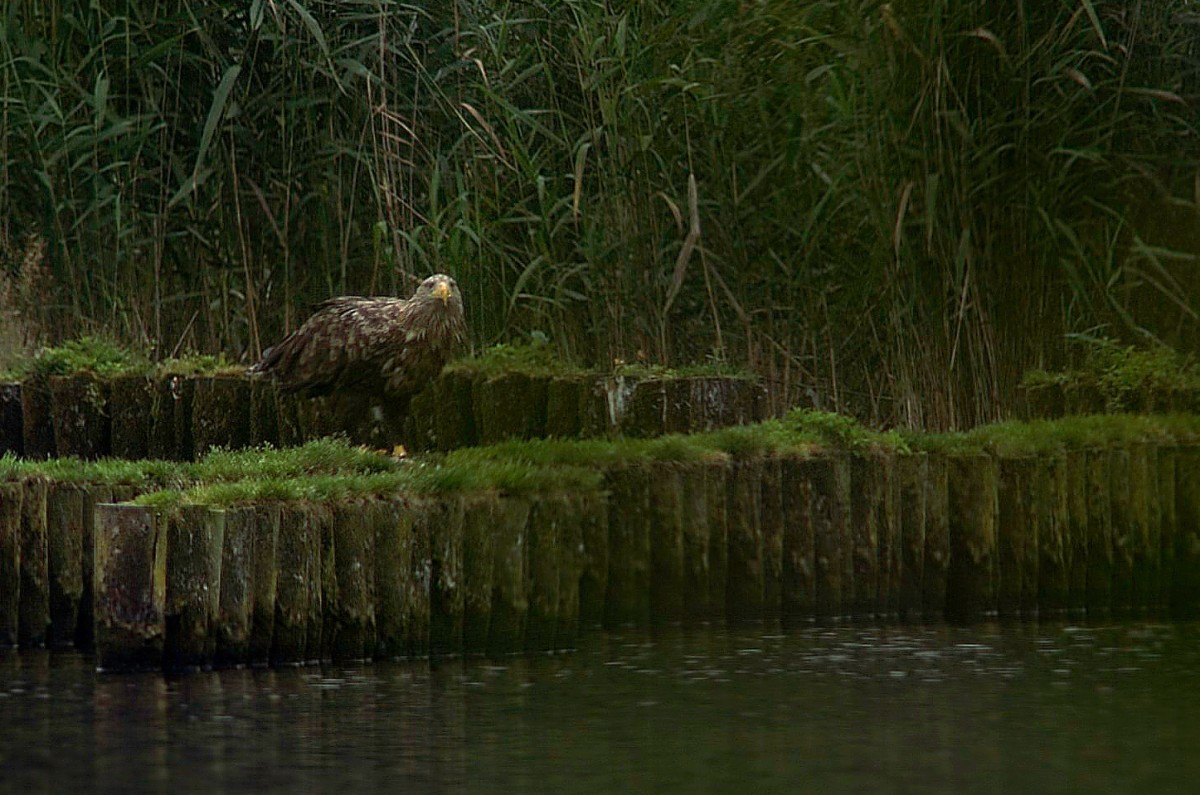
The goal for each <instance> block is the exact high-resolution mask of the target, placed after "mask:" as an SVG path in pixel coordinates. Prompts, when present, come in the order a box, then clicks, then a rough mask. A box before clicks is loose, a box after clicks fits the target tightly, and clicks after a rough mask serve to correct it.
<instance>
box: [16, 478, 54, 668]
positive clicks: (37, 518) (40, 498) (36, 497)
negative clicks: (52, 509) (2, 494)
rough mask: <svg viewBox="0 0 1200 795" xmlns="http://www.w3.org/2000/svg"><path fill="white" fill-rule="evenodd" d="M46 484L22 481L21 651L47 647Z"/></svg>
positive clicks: (48, 588)
mask: <svg viewBox="0 0 1200 795" xmlns="http://www.w3.org/2000/svg"><path fill="white" fill-rule="evenodd" d="M48 485H49V484H48V483H47V481H45V480H43V479H41V478H36V477H33V478H26V479H24V480H23V481H21V488H22V491H23V492H24V493H23V495H22V499H21V602H20V614H19V618H20V622H19V627H18V640H19V642H20V645H21V646H22V647H24V648H30V647H34V646H44V645H46V640H47V637H48V635H49V631H50V565H49V544H48V540H49V539H48V537H47V536H48V532H47V530H48V528H47V522H46V495H47V491H48Z"/></svg>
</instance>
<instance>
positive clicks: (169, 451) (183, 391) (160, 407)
mask: <svg viewBox="0 0 1200 795" xmlns="http://www.w3.org/2000/svg"><path fill="white" fill-rule="evenodd" d="M194 390H195V381H194V380H193V379H192V378H191V377H189V376H183V375H167V376H164V377H162V378H160V379H158V381H157V382H156V383H155V385H154V399H153V416H152V418H151V423H150V457H151V458H165V459H168V460H173V461H190V460H191V459H192V458H193V453H194V452H195V450H194V449H193V444H192V397H193V393H194Z"/></svg>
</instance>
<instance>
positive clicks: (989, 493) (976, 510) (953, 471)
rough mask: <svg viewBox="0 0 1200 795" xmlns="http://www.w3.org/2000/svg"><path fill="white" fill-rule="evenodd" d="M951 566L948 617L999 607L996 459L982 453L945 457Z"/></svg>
mask: <svg viewBox="0 0 1200 795" xmlns="http://www.w3.org/2000/svg"><path fill="white" fill-rule="evenodd" d="M947 466H948V471H947V481H948V489H947V494H948V508H949V511H948V519H949V530H950V567H949V571H948V572H947V583H946V618H947V619H949V620H951V621H957V622H967V621H975V620H978V619H979V618H982V617H983V616H986V615H988V614H990V613H992V612H994V611H995V609H996V557H997V549H996V521H997V514H998V512H999V490H998V473H997V467H996V461H995V460H994V459H992V458H991V457H989V456H986V455H982V454H965V455H952V456H949V457H948V458H947Z"/></svg>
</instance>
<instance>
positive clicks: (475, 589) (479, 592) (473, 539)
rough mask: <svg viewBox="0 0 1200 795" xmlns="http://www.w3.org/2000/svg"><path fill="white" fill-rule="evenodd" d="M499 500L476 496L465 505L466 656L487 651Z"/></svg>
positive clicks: (487, 496)
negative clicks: (494, 534) (494, 535)
mask: <svg viewBox="0 0 1200 795" xmlns="http://www.w3.org/2000/svg"><path fill="white" fill-rule="evenodd" d="M499 500H500V498H499V497H498V496H497V495H496V494H495V493H493V492H486V493H483V494H473V495H471V496H469V497H466V498H465V501H464V503H463V556H462V559H463V573H462V574H463V653H464V654H482V653H483V652H486V651H487V643H488V626H489V624H490V623H491V621H492V587H493V582H494V574H495V567H494V562H495V558H496V551H495V542H494V537H493V530H494V528H495V525H496V514H497V510H498V505H499Z"/></svg>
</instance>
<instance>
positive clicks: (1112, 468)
mask: <svg viewBox="0 0 1200 795" xmlns="http://www.w3.org/2000/svg"><path fill="white" fill-rule="evenodd" d="M1132 479H1133V462H1132V460H1131V458H1130V451H1129V448H1127V447H1116V448H1114V449H1112V450H1111V451H1110V452H1109V472H1108V490H1109V495H1110V496H1109V499H1110V503H1109V511H1110V513H1111V528H1112V555H1113V568H1112V572H1113V573H1112V609H1113V612H1114V613H1115V614H1117V615H1128V614H1129V613H1130V612H1131V611H1132V610H1133V555H1134V544H1135V543H1136V537H1137V533H1138V529H1139V528H1138V526H1137V521H1136V519H1135V517H1134V515H1133V511H1134V503H1133V496H1134V495H1133V484H1132V482H1131V481H1132Z"/></svg>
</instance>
